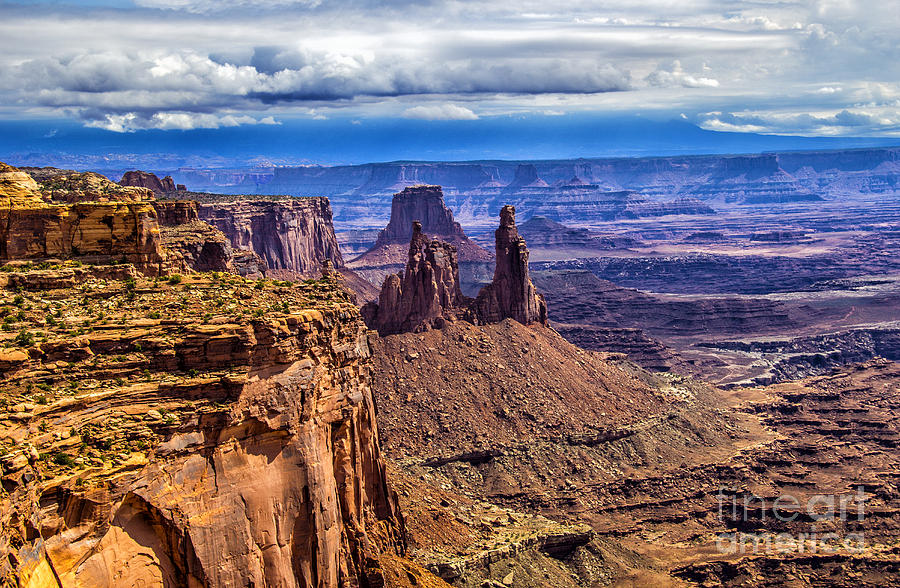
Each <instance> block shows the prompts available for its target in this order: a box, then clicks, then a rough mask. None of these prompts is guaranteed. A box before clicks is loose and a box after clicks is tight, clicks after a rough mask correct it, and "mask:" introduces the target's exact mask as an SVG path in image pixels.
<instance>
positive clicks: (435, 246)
mask: <svg viewBox="0 0 900 588" xmlns="http://www.w3.org/2000/svg"><path fill="white" fill-rule="evenodd" d="M412 227H413V232H412V238H411V239H410V242H409V259H408V261H407V263H406V271H405V272H401V273H400V274H391V275H389V276H388V277H387V278H386V279H385V281H384V285H383V286H382V288H381V294H380V295H379V297H378V303H377V304H375V303H369V304H367V305H366V306H365V307H364V308H363V315H364V316H365V318H366V323H367V324H368V325H369V326H370V327H371V328H374V329H376V330H377V331H378V332H379V333H381V334H382V335H386V334H391V333H402V332H410V331H419V330H422V329H427V328H431V327H440V326H442V325H443V324H444V323H445V322H447V321H453V320H456V319H457V318H459V316H460V315H461V314H462V313H463V312H464V311H465V307H466V304H467V302H468V301H467V300H466V299H465V298H464V297H463V295H462V292H461V291H460V288H459V265H458V263H457V259H456V248H455V247H454V246H453V245H451V244H449V243H445V242H443V241H439V240H437V239H434V240H432V239H429V238H428V236H427V235H426V234H424V233H423V232H422V223H420V222H418V221H415V222H413V223H412Z"/></svg>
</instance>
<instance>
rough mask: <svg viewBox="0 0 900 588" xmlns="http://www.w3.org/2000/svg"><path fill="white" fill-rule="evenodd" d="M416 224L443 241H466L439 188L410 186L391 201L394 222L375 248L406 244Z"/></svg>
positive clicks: (385, 229) (376, 243)
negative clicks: (390, 244) (449, 239)
mask: <svg viewBox="0 0 900 588" xmlns="http://www.w3.org/2000/svg"><path fill="white" fill-rule="evenodd" d="M413 221H418V222H420V223H421V226H422V230H423V231H425V233H427V234H429V235H433V236H435V237H441V238H445V239H447V238H450V237H457V238H460V239H466V234H465V233H464V232H463V230H462V226H460V224H459V223H458V222H456V221H455V220H453V212H452V211H451V210H450V209H449V208H447V206H446V205H445V204H444V193H443V191H442V190H441V187H440V186H424V185H423V186H410V187H408V188H404V189H403V191H402V192H399V193H397V194H394V198H393V200H391V220H390V222H388V224H387V226H386V227H385V228H384V229H382V231H381V233H379V235H378V239H377V240H376V241H375V246H376V247H378V246H379V245H384V244H387V243H406V241H407V239H409V227H410V225H411V223H413Z"/></svg>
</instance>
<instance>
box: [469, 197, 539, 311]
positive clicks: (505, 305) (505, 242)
mask: <svg viewBox="0 0 900 588" xmlns="http://www.w3.org/2000/svg"><path fill="white" fill-rule="evenodd" d="M494 238H495V246H496V266H495V268H494V279H493V281H492V282H491V283H490V284H488V285H487V286H485V287H484V288H482V289H481V292H479V293H478V297H477V298H476V299H475V303H474V305H473V311H474V314H475V317H476V319H477V320H478V322H480V323H497V322H500V321H502V320H503V319H506V318H511V319H514V320H516V321H518V322H520V323H522V324H523V325H528V324H531V323H541V324H547V303H546V302H545V301H544V297H543V295H541V294H538V292H537V290H536V289H535V287H534V284H532V283H531V278H530V277H529V275H528V248H527V247H526V246H525V239H523V238H522V237H520V236H519V232H518V230H517V229H516V209H515V207H514V206H510V205H506V206H504V207H503V208H502V209H501V210H500V227H499V228H498V229H497V230H496V232H495V233H494Z"/></svg>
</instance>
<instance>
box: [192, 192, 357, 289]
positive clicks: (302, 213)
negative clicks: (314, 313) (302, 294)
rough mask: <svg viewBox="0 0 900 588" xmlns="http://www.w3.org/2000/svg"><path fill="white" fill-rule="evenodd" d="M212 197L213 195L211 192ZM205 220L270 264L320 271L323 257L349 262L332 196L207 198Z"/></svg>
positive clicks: (274, 267) (237, 245)
mask: <svg viewBox="0 0 900 588" xmlns="http://www.w3.org/2000/svg"><path fill="white" fill-rule="evenodd" d="M207 196H209V195H207ZM199 213H200V219H201V220H203V221H206V222H208V223H209V224H211V225H213V226H215V227H216V228H218V229H219V230H220V231H222V232H223V233H225V236H227V237H228V239H229V240H230V241H231V245H232V247H233V248H235V249H243V250H249V251H253V252H255V253H256V254H257V255H259V256H260V257H261V258H262V259H263V260H264V261H265V263H266V266H267V267H268V269H272V270H288V271H290V272H293V273H296V274H300V275H302V276H312V275H318V272H319V268H320V267H321V265H322V261H323V260H325V259H329V260H331V263H333V264H334V267H336V268H339V269H340V268H343V267H344V258H343V257H342V256H341V251H340V248H339V247H338V243H337V238H336V237H335V235H334V224H333V223H332V219H331V205H330V204H329V202H328V199H327V198H314V197H313V198H283V199H277V200H276V199H273V200H264V199H256V200H229V199H228V197H227V196H221V197H219V198H218V199H213V198H207V199H204V200H203V201H202V202H201V203H200V210H199Z"/></svg>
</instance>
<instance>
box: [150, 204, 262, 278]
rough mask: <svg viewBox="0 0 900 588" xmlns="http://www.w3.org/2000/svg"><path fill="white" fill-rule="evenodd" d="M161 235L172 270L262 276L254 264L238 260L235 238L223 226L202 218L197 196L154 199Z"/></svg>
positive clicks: (167, 263) (168, 265) (168, 266)
mask: <svg viewBox="0 0 900 588" xmlns="http://www.w3.org/2000/svg"><path fill="white" fill-rule="evenodd" d="M154 207H155V208H156V213H157V217H158V219H159V225H160V237H161V240H162V244H163V247H164V248H165V249H166V254H167V255H166V267H167V269H168V270H169V271H171V272H192V271H195V272H210V271H218V272H236V273H239V274H240V275H242V276H247V277H261V276H262V275H264V273H265V267H263V271H258V270H257V268H256V267H253V264H252V263H251V264H250V267H247V265H248V264H247V263H246V262H244V260H242V263H238V264H236V263H235V259H234V258H235V252H234V250H233V249H232V247H231V242H230V241H229V240H228V238H227V237H226V236H225V235H224V234H223V233H222V231H220V230H219V229H217V228H215V227H213V226H212V225H210V224H208V223H205V222H203V221H201V220H200V217H199V214H198V212H197V203H196V202H194V201H193V200H158V201H156V202H155V203H154Z"/></svg>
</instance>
